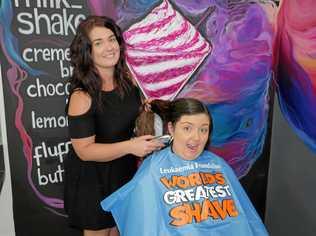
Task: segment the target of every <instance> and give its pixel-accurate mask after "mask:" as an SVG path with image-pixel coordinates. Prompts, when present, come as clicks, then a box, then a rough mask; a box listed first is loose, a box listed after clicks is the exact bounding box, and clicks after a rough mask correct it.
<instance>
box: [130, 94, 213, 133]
mask: <svg viewBox="0 0 316 236" xmlns="http://www.w3.org/2000/svg"><path fill="white" fill-rule="evenodd" d="M150 105H151V111H146V110H145V108H144V107H143V109H142V111H141V113H140V115H139V116H138V117H137V119H136V128H135V134H136V136H141V135H146V134H151V135H162V134H165V133H167V124H168V122H171V123H172V125H175V124H176V123H177V121H179V120H180V118H181V117H182V116H184V115H196V114H201V113H202V114H206V115H207V116H208V117H209V118H210V127H209V130H210V133H211V132H212V127H213V123H212V117H211V115H210V113H209V111H208V109H207V107H206V106H205V105H204V104H203V103H202V102H201V101H199V100H197V99H194V98H178V99H176V100H174V101H164V100H159V99H156V100H153V101H152V102H151V103H150ZM157 115H158V116H157ZM160 119H161V120H160ZM161 121H162V122H161ZM157 122H158V123H162V125H161V126H162V127H160V129H161V131H162V133H159V134H157V124H155V123H157ZM158 126H159V125H158ZM158 130H159V128H158Z"/></svg>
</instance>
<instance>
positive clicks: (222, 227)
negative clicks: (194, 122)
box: [101, 147, 268, 236]
mask: <svg viewBox="0 0 316 236" xmlns="http://www.w3.org/2000/svg"><path fill="white" fill-rule="evenodd" d="M101 206H102V208H103V209H104V210H105V211H111V212H112V214H113V217H114V219H115V221H116V223H117V226H118V228H119V231H120V233H121V235H122V236H135V235H137V236H149V235H150V236H155V235H157V236H162V235H181V236H184V235H185V236H189V235H190V236H193V235H194V236H198V235H200V236H206V235H212V236H213V235H214V236H216V235H221V236H222V235H238V236H239V235H242V236H246V235H254V236H261V235H268V233H267V231H266V229H265V227H264V225H263V223H262V222H261V220H260V218H259V216H258V214H257V212H256V210H255V209H254V207H253V206H252V204H251V202H250V200H249V199H248V197H247V195H246V193H245V192H244V190H243V188H242V186H241V185H240V183H239V181H238V179H237V177H236V176H235V174H234V173H233V171H232V169H231V168H230V167H229V166H228V164H226V162H225V161H224V160H223V159H221V158H220V157H218V156H216V155H215V154H213V153H211V152H208V151H204V152H203V153H202V154H201V155H200V156H199V157H198V158H197V159H195V160H193V161H187V160H183V159H182V158H180V157H179V156H177V155H176V154H174V153H173V152H172V151H171V148H170V147H167V148H165V149H163V150H161V151H159V152H156V153H154V154H152V155H151V156H150V157H148V158H147V159H146V160H145V161H144V162H143V164H142V165H141V167H140V169H139V170H138V171H137V173H136V175H135V176H134V178H133V179H132V180H131V181H130V182H129V183H127V184H126V185H124V186H123V187H122V188H120V189H119V190H117V191H116V192H114V193H113V194H111V195H110V196H109V197H107V198H106V199H105V200H103V201H102V202H101Z"/></svg>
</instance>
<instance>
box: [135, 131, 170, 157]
mask: <svg viewBox="0 0 316 236" xmlns="http://www.w3.org/2000/svg"><path fill="white" fill-rule="evenodd" d="M154 138H155V136H152V135H143V136H140V137H136V138H133V139H131V140H130V145H131V151H130V152H131V154H134V155H135V156H138V157H144V156H146V155H148V154H150V153H152V152H153V151H155V150H159V149H161V148H163V147H165V145H164V144H163V143H161V142H160V141H159V140H157V139H154Z"/></svg>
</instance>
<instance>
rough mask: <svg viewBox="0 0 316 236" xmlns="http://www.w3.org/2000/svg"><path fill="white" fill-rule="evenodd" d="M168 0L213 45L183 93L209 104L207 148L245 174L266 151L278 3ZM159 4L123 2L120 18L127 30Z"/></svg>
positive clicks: (154, 2) (239, 172)
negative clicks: (210, 120) (209, 139)
mask: <svg viewBox="0 0 316 236" xmlns="http://www.w3.org/2000/svg"><path fill="white" fill-rule="evenodd" d="M169 2H170V3H171V4H172V5H173V7H174V8H175V9H176V10H177V11H179V12H180V13H181V14H182V15H183V16H185V18H186V19H189V20H190V22H191V23H192V24H193V25H194V26H195V28H196V29H197V30H198V31H199V32H200V33H201V34H202V35H203V36H204V37H205V38H206V40H208V41H209V42H210V43H211V45H212V47H213V51H212V52H211V54H210V55H208V56H207V57H206V59H205V61H204V62H203V63H202V65H201V66H200V67H199V69H198V70H197V71H196V72H195V74H193V76H192V77H191V79H190V81H189V83H188V84H187V85H186V86H185V87H184V89H183V90H182V92H181V93H180V95H179V96H180V97H188V96H190V97H195V98H198V99H201V100H202V101H204V102H205V103H206V104H208V107H209V109H210V111H211V113H212V115H213V121H214V130H213V134H212V143H211V146H210V147H209V149H210V150H212V151H214V152H215V153H217V154H219V155H220V156H222V157H224V158H225V159H226V161H228V163H230V165H231V166H232V167H233V168H234V170H235V172H236V174H237V175H238V176H239V177H241V176H244V175H246V174H247V172H248V171H249V169H250V168H251V166H252V164H253V163H254V162H255V160H256V159H257V158H258V157H259V156H260V154H261V153H262V149H263V145H264V141H265V134H266V131H267V118H268V110H269V107H268V89H269V84H270V80H271V77H272V69H273V65H272V61H273V42H274V37H275V31H274V28H273V23H274V20H275V17H276V6H275V5H274V3H273V2H272V1H215V0H213V1H183V0H174V1H169ZM132 3H135V4H132ZM140 3H141V4H140ZM159 3H160V2H157V1H125V2H121V4H118V5H117V11H118V14H117V15H118V16H119V19H118V22H120V24H121V26H122V27H123V28H125V29H128V28H129V26H130V25H132V24H134V23H135V22H138V21H139V19H138V18H141V19H142V18H144V17H146V16H147V15H148V14H150V12H151V10H152V9H154V8H155V7H156V6H158V5H159ZM136 6H139V8H137V7H136ZM131 12H133V14H135V15H136V16H137V17H136V19H135V18H133V15H132V14H131ZM106 13H107V12H106V11H105V12H104V14H106Z"/></svg>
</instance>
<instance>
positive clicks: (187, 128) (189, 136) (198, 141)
mask: <svg viewBox="0 0 316 236" xmlns="http://www.w3.org/2000/svg"><path fill="white" fill-rule="evenodd" d="M168 129H169V133H170V134H171V135H172V136H173V143H172V150H173V151H174V152H175V153H176V154H177V155H178V156H180V157H182V158H183V159H185V160H194V159H196V158H197V157H198V156H199V155H200V154H201V153H202V152H203V150H204V148H205V145H206V143H207V141H208V138H209V133H210V118H209V116H208V115H206V114H204V113H200V114H194V115H183V116H181V118H180V119H179V120H178V121H177V122H176V123H175V125H172V123H171V122H169V123H168Z"/></svg>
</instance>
